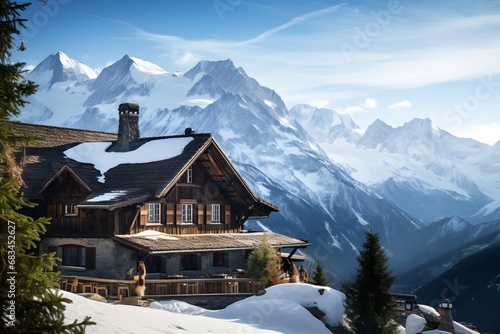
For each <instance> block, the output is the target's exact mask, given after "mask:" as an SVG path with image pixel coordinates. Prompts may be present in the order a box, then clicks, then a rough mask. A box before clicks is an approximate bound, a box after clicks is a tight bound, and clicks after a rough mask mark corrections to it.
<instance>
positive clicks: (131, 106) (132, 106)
mask: <svg viewBox="0 0 500 334" xmlns="http://www.w3.org/2000/svg"><path fill="white" fill-rule="evenodd" d="M118 111H120V112H122V111H137V112H139V105H138V104H137V103H130V102H127V103H120V106H118Z"/></svg>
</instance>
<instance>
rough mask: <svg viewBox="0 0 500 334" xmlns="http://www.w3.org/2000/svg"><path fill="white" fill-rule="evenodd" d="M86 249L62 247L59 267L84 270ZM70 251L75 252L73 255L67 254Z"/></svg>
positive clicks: (72, 246)
mask: <svg viewBox="0 0 500 334" xmlns="http://www.w3.org/2000/svg"><path fill="white" fill-rule="evenodd" d="M86 248H87V247H85V246H82V245H75V244H68V245H62V246H61V249H62V250H61V251H62V257H61V260H62V261H61V266H67V267H79V268H85V264H86V262H85V261H86V256H85V254H86ZM71 250H74V251H75V252H74V254H69V253H68V252H70V251H71Z"/></svg>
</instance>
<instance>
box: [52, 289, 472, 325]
mask: <svg viewBox="0 0 500 334" xmlns="http://www.w3.org/2000/svg"><path fill="white" fill-rule="evenodd" d="M61 292H62V293H63V295H64V296H65V297H67V298H69V299H71V300H73V303H72V304H68V305H67V308H66V311H65V315H66V322H67V323H69V322H73V321H74V320H75V319H79V320H83V318H84V317H85V316H87V315H88V316H91V317H92V319H91V320H92V321H94V322H95V323H96V325H93V326H89V327H87V330H86V333H103V334H104V333H105V334H108V333H120V334H124V333H146V334H150V333H168V334H181V333H182V334H189V333H193V334H204V333H210V334H214V333H221V334H222V333H228V334H229V333H230V334H272V333H274V334H277V333H286V334H304V333H314V334H323V333H324V334H331V332H330V330H328V329H327V327H326V326H325V323H326V324H328V325H330V326H338V325H339V324H340V323H341V322H342V317H343V315H344V311H345V310H344V305H343V300H344V298H345V296H344V294H343V293H342V292H339V291H337V290H335V289H331V288H328V287H321V286H315V285H311V284H300V283H290V284H280V285H276V286H273V287H270V288H267V289H266V293H265V294H264V295H261V296H252V297H249V298H246V299H244V300H241V301H239V302H236V303H234V304H231V305H229V306H228V307H226V308H225V309H223V310H217V311H212V310H206V309H203V308H200V307H197V306H193V305H190V304H187V303H185V302H181V301H175V300H173V301H161V302H152V303H151V304H150V306H149V307H138V306H129V305H115V304H111V303H101V302H96V301H92V300H89V299H86V298H84V297H82V296H78V295H75V294H73V293H70V292H67V291H61ZM314 306H316V307H317V308H318V309H319V310H321V311H322V312H323V313H325V316H324V317H323V318H322V320H318V319H317V318H315V317H314V316H313V315H312V314H311V313H310V312H309V311H308V310H307V309H306V307H307V308H310V307H314ZM419 308H420V310H421V311H422V312H424V313H432V314H434V315H438V313H437V312H436V310H434V309H433V308H431V307H429V306H425V305H419ZM424 324H425V320H424V319H423V318H422V317H420V316H417V315H411V316H409V317H408V319H407V322H406V329H404V328H403V327H400V328H399V332H398V334H415V333H420V332H421V331H422V329H423V328H424ZM454 325H455V326H454V327H455V328H454V329H455V332H456V333H458V334H478V333H477V332H475V331H472V330H469V329H467V328H465V327H463V326H461V325H459V324H457V323H455V324H454ZM423 333H427V334H431V333H446V332H442V331H424V332H423Z"/></svg>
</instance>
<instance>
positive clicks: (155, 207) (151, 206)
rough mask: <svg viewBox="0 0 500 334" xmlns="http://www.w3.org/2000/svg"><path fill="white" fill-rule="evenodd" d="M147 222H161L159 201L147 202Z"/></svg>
mask: <svg viewBox="0 0 500 334" xmlns="http://www.w3.org/2000/svg"><path fill="white" fill-rule="evenodd" d="M148 224H161V203H148Z"/></svg>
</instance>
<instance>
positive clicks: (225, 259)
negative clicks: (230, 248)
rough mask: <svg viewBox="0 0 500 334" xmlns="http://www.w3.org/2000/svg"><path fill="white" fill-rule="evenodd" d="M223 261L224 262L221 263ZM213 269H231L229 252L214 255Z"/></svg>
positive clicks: (214, 253)
mask: <svg viewBox="0 0 500 334" xmlns="http://www.w3.org/2000/svg"><path fill="white" fill-rule="evenodd" d="M221 260H222V261H221ZM212 267H214V268H219V267H229V253H228V252H222V251H221V252H213V253H212Z"/></svg>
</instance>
